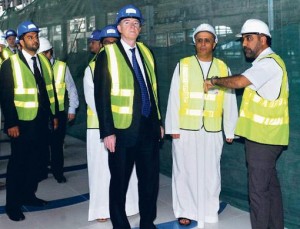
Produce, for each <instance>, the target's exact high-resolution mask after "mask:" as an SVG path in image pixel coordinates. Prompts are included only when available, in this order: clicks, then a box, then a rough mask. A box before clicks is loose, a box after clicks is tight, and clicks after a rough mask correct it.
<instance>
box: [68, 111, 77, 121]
mask: <svg viewBox="0 0 300 229" xmlns="http://www.w3.org/2000/svg"><path fill="white" fill-rule="evenodd" d="M74 119H75V114H70V113H69V114H68V121H69V122H71V121H73V120H74Z"/></svg>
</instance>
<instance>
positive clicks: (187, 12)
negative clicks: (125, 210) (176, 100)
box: [0, 0, 300, 228]
mask: <svg viewBox="0 0 300 229" xmlns="http://www.w3.org/2000/svg"><path fill="white" fill-rule="evenodd" d="M129 3H132V4H135V5H136V6H138V7H140V9H141V10H142V12H143V15H144V17H145V19H146V22H145V25H144V26H143V30H142V34H141V36H140V40H141V41H143V42H145V43H146V44H148V46H150V47H151V49H152V50H153V52H154V55H155V57H156V61H157V65H158V83H159V90H160V102H161V111H162V115H163V118H164V115H165V112H166V107H167V98H168V93H169V87H170V82H171V78H172V73H173V70H174V68H175V65H176V63H177V61H178V60H179V59H180V58H182V57H184V56H187V55H191V54H193V53H194V47H193V45H192V38H191V35H192V32H193V28H195V27H196V26H198V25H199V24H200V23H210V24H212V25H213V26H215V29H216V31H217V33H218V36H219V43H218V46H217V48H216V50H215V55H216V56H217V57H219V58H221V59H223V60H224V61H225V62H226V63H227V64H228V65H229V66H230V68H231V71H232V73H240V72H242V71H243V70H245V69H246V68H247V67H248V66H249V63H246V62H245V60H244V57H243V52H242V50H241V46H240V43H239V42H238V41H237V40H236V38H235V34H236V33H238V32H239V31H240V28H241V26H242V24H243V23H244V21H245V20H247V19H249V18H258V19H261V20H263V21H265V22H267V23H268V24H269V26H270V28H271V34H272V38H273V39H272V48H273V49H274V50H275V51H276V52H277V53H278V54H279V55H280V56H281V57H282V58H283V59H284V61H285V63H286V65H287V69H288V74H289V88H290V99H289V103H290V127H291V128H290V129H291V133H290V145H289V146H288V148H287V149H286V150H285V151H284V152H283V155H282V156H281V158H280V159H279V161H278V173H279V177H280V181H281V185H282V192H283V200H284V209H285V226H286V227H288V228H300V196H299V190H300V178H299V177H298V174H299V173H300V156H299V155H300V153H299V152H300V141H299V139H300V124H299V122H300V109H299V108H297V105H299V104H300V89H299V88H300V64H299V53H300V45H299V44H300V42H299V41H300V38H299V36H300V17H299V12H300V4H299V3H300V2H299V0H296V1H295V0H274V1H273V0H244V1H241V0H223V1H218V0H211V1H204V0H152V1H151V0H135V1H127V0H111V1H101V0H84V1H79V0H51V1H49V0H36V1H34V2H33V3H31V4H29V5H28V6H26V7H25V8H23V9H20V10H17V9H13V8H10V9H8V10H7V11H6V12H5V13H4V14H3V15H2V16H1V18H0V29H1V30H2V31H4V30H6V29H8V28H13V29H16V28H17V25H18V24H19V23H20V22H22V21H24V20H28V19H30V20H33V21H34V22H35V23H36V24H37V25H38V26H39V27H40V28H41V33H40V36H44V37H47V38H49V39H50V41H51V42H52V43H53V46H54V50H55V55H56V56H57V58H59V59H61V60H65V61H67V63H68V65H69V67H70V70H71V73H72V75H73V78H74V81H75V83H76V85H77V89H78V93H79V96H80V103H81V104H80V108H79V109H78V115H77V119H76V121H75V123H73V125H70V126H68V133H69V134H71V135H73V136H76V137H78V138H81V139H83V140H84V139H85V129H86V114H85V112H86V110H85V109H86V107H85V102H84V96H83V89H82V78H83V72H84V69H85V67H86V66H87V64H88V61H89V59H90V58H91V55H90V54H89V53H88V51H87V38H88V37H89V35H90V33H91V32H92V30H94V29H95V28H101V27H103V26H105V25H107V24H112V23H113V22H114V19H115V16H116V12H117V11H118V9H119V8H120V7H122V6H124V5H125V4H129ZM241 94H242V91H241V90H238V91H237V96H238V101H240V100H241ZM171 166H172V153H171V141H170V139H168V138H166V140H165V141H164V144H163V145H162V149H161V172H162V173H164V174H166V175H169V176H171ZM221 172H222V193H221V198H222V199H223V200H224V201H227V202H228V203H230V204H232V205H235V206H237V207H240V208H242V209H245V210H248V208H249V205H248V193H247V169H246V163H245V154H244V145H243V142H242V140H236V141H235V142H234V143H233V144H232V145H227V144H225V146H224V151H223V154H222V161H221Z"/></svg>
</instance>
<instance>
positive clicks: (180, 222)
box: [178, 217, 192, 226]
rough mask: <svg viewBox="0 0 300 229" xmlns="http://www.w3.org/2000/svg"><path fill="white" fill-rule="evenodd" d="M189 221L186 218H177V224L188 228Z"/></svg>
mask: <svg viewBox="0 0 300 229" xmlns="http://www.w3.org/2000/svg"><path fill="white" fill-rule="evenodd" d="M191 222H192V221H191V220H190V219H187V218H182V217H181V218H178V223H179V224H180V225H181V226H189V225H190V224H191Z"/></svg>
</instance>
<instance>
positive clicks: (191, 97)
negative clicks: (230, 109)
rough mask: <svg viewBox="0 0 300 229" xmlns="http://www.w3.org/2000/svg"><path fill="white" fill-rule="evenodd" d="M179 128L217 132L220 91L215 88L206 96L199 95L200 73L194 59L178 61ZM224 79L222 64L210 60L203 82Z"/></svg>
mask: <svg viewBox="0 0 300 229" xmlns="http://www.w3.org/2000/svg"><path fill="white" fill-rule="evenodd" d="M179 69H180V90H179V91H180V109H179V127H180V128H182V129H187V130H199V129H200V128H202V126H204V128H205V130H206V131H213V132H215V131H221V129H222V127H221V123H222V114H223V100H224V90H225V89H223V88H220V87H217V88H216V89H214V90H210V91H209V92H208V94H206V93H204V91H203V79H204V76H203V73H202V70H201V66H200V64H199V62H198V58H197V57H196V56H190V57H186V58H183V59H181V60H180V66H179ZM216 75H217V76H220V77H226V76H228V68H227V66H226V64H225V63H224V62H223V61H221V60H219V59H217V58H213V61H212V63H211V66H210V69H209V73H208V76H207V78H208V79H209V78H211V77H212V76H216Z"/></svg>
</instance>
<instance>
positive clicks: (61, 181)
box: [55, 175, 67, 183]
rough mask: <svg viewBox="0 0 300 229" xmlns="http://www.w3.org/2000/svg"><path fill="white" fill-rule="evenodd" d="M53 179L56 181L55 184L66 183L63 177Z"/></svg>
mask: <svg viewBox="0 0 300 229" xmlns="http://www.w3.org/2000/svg"><path fill="white" fill-rule="evenodd" d="M55 179H56V181H57V183H66V182H67V179H66V178H65V176H64V175H62V176H59V177H55Z"/></svg>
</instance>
